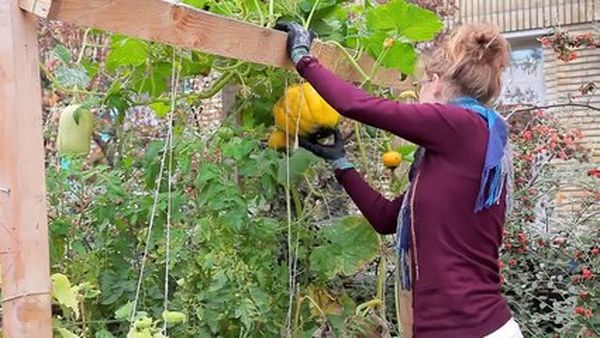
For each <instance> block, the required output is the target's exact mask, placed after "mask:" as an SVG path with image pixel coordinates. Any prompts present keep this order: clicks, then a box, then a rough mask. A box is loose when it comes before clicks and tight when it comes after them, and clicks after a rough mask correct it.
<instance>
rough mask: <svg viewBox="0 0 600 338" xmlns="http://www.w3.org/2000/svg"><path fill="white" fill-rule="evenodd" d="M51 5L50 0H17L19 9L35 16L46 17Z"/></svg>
mask: <svg viewBox="0 0 600 338" xmlns="http://www.w3.org/2000/svg"><path fill="white" fill-rule="evenodd" d="M51 6H52V0H19V7H21V9H23V10H26V11H28V12H31V13H33V14H35V15H37V16H41V17H42V18H46V17H48V13H50V7H51Z"/></svg>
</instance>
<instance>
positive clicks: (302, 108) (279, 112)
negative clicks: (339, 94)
mask: <svg viewBox="0 0 600 338" xmlns="http://www.w3.org/2000/svg"><path fill="white" fill-rule="evenodd" d="M273 117H274V118H275V125H276V126H277V128H278V129H279V130H281V131H285V130H286V125H287V129H288V132H289V134H290V135H296V133H297V134H298V135H310V134H312V133H315V132H316V131H318V130H319V129H334V128H335V127H336V126H337V124H338V123H339V122H340V119H341V117H340V114H338V112H336V111H335V110H334V109H333V108H332V107H331V106H330V105H329V104H328V103H327V102H325V100H323V98H322V97H321V96H320V95H319V94H318V93H317V91H316V90H315V89H314V88H313V87H312V86H311V85H310V84H308V83H303V84H296V85H293V86H290V87H288V88H287V89H286V90H285V94H284V95H283V97H281V98H280V99H279V101H277V103H276V104H275V105H274V106H273Z"/></svg>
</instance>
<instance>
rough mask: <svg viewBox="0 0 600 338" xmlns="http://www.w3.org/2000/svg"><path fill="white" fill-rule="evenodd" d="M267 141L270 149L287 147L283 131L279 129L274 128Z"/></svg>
mask: <svg viewBox="0 0 600 338" xmlns="http://www.w3.org/2000/svg"><path fill="white" fill-rule="evenodd" d="M267 143H268V145H269V148H271V149H275V150H281V149H285V148H286V147H287V142H286V141H285V132H283V131H281V130H275V131H274V132H272V133H271V134H270V135H269V139H268V140H267Z"/></svg>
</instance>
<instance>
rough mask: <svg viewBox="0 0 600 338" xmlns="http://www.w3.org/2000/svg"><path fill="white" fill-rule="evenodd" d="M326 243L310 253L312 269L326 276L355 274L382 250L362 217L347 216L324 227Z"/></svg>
mask: <svg viewBox="0 0 600 338" xmlns="http://www.w3.org/2000/svg"><path fill="white" fill-rule="evenodd" d="M320 236H322V238H323V240H324V241H325V243H324V244H322V245H320V246H317V247H316V248H314V250H313V252H312V253H311V255H310V260H311V269H312V270H313V271H314V272H315V273H316V274H317V276H318V277H319V278H320V279H322V280H329V279H332V278H333V277H335V276H336V275H338V274H341V275H345V276H348V275H353V274H355V273H356V272H358V271H359V269H361V268H363V267H364V266H365V265H366V264H368V263H370V262H371V261H372V260H373V259H374V258H375V257H376V256H377V254H378V251H379V239H378V238H377V234H376V233H375V232H374V231H373V230H372V228H371V226H370V225H369V224H368V223H367V222H366V221H365V219H364V218H362V217H347V218H344V219H341V220H340V221H339V222H338V223H337V224H334V225H331V226H329V227H327V228H325V229H323V230H321V233H320Z"/></svg>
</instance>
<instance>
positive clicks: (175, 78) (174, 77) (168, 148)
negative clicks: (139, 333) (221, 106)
mask: <svg viewBox="0 0 600 338" xmlns="http://www.w3.org/2000/svg"><path fill="white" fill-rule="evenodd" d="M179 75H180V70H179V67H178V66H177V64H176V63H175V55H173V61H172V72H171V110H170V112H169V118H168V128H167V137H166V140H165V144H164V146H163V149H162V152H163V154H162V157H161V160H160V169H159V173H158V177H157V178H156V181H155V184H156V188H155V190H154V200H153V203H152V210H151V213H150V222H149V225H148V230H147V231H148V234H147V235H146V242H145V246H144V255H143V256H142V262H141V266H140V275H139V277H138V281H137V286H136V291H135V297H134V300H133V306H132V310H131V316H130V320H129V322H130V326H132V325H133V322H134V320H135V316H136V314H137V307H138V304H139V299H140V293H141V290H142V283H143V280H144V270H145V267H146V261H147V258H148V252H149V249H150V240H151V239H152V229H153V228H154V220H155V217H156V209H157V206H158V201H159V196H160V184H161V182H162V178H163V172H164V168H165V161H166V158H167V153H168V154H169V167H168V181H167V186H168V191H167V221H166V245H165V247H166V249H165V266H166V268H165V283H164V286H165V291H164V303H163V306H164V310H165V311H166V310H167V309H168V299H169V292H168V290H169V265H170V243H171V231H170V230H171V229H170V225H171V190H172V179H173V168H172V167H173V163H172V162H173V113H174V111H175V103H176V97H177V84H178V83H179ZM166 330H167V328H166V322H165V323H164V326H163V331H164V332H165V335H166ZM128 336H129V335H128Z"/></svg>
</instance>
